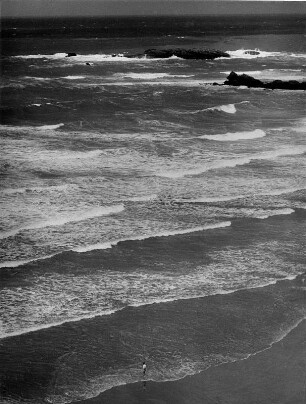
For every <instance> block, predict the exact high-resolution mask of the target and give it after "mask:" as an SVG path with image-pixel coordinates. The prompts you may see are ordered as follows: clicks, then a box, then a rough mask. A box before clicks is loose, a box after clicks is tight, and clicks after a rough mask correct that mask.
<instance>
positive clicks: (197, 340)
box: [0, 16, 306, 404]
mask: <svg viewBox="0 0 306 404" xmlns="http://www.w3.org/2000/svg"><path fill="white" fill-rule="evenodd" d="M305 22H306V17H305V16H248V17H243V18H242V17H241V16H240V17H238V16H236V17H220V16H218V17H213V16H212V17H129V18H123V17H120V18H119V17H118V18H115V17H112V18H111V17H108V18H106V17H105V18H73V19H72V18H71V19H68V18H66V19H65V18H56V19H54V18H53V19H51V18H50V19H40V20H39V19H36V20H34V19H7V20H3V21H2V33H1V34H2V51H1V52H2V54H1V67H2V82H1V94H2V95H1V125H0V134H1V190H0V195H1V212H2V213H1V224H0V241H1V244H0V250H1V262H0V277H1V278H0V279H1V295H0V310H1V312H0V313H1V314H0V338H1V341H0V359H1V358H2V360H1V362H2V364H4V365H3V367H2V370H0V376H1V379H0V380H1V386H2V387H1V391H0V394H1V395H2V397H3V398H4V399H5V400H6V401H4V402H12V403H13V402H14V403H17V402H21V401H22V400H28V401H27V402H30V403H38V402H50V403H54V404H55V403H60V404H62V403H71V402H75V401H77V400H81V399H86V398H90V397H94V396H96V395H98V394H99V393H101V392H103V391H105V390H107V389H110V388H111V387H114V386H118V385H121V384H126V383H133V382H136V381H138V380H139V379H141V376H142V374H141V366H142V361H143V360H146V362H147V366H148V379H150V380H155V381H163V380H175V379H180V378H182V377H184V376H186V375H192V374H195V373H198V372H200V371H202V370H204V369H206V368H207V367H209V366H213V365H217V364H220V363H224V362H231V361H235V360H240V359H243V358H245V357H248V356H249V355H252V354H254V353H256V352H258V351H260V350H262V349H265V348H267V347H269V346H270V345H271V344H273V342H275V341H277V340H279V339H280V338H282V337H283V336H285V335H286V334H287V333H288V332H289V331H290V330H291V329H292V328H293V327H294V326H295V325H296V324H297V323H298V322H300V321H301V320H302V319H303V318H305V304H304V303H305V300H303V297H301V293H302V292H303V290H305V287H304V286H303V283H302V281H300V280H299V279H300V278H299V275H300V274H302V273H303V272H304V271H305V251H306V250H305V236H306V226H305V221H306V211H305V209H306V159H305V156H306V138H305V134H306V132H305V131H306V116H305V106H306V105H305V93H304V92H303V91H289V90H263V89H249V88H245V87H229V86H215V85H212V83H223V82H224V81H225V79H226V77H227V76H228V74H229V73H230V72H231V71H235V72H236V73H246V74H249V75H251V76H253V77H255V78H259V79H262V80H274V79H281V80H291V79H294V80H299V81H301V80H303V79H304V80H305V78H306V41H305V35H306V30H305ZM155 47H165V48H174V47H175V48H177V47H183V48H214V49H218V50H222V51H225V52H228V53H229V54H230V58H219V59H215V60H184V59H180V58H177V57H171V58H168V59H149V58H146V57H144V56H143V57H141V56H134V57H132V58H129V57H127V55H128V54H129V55H140V54H142V53H143V52H144V50H145V49H148V48H155ZM250 49H251V50H254V49H256V50H257V51H258V52H257V53H258V54H256V55H250V54H246V53H245V50H250ZM68 52H75V53H76V54H77V55H76V56H73V57H66V54H67V53H68ZM304 298H305V296H304ZM43 400H45V401H43ZM22 402H23V401H22Z"/></svg>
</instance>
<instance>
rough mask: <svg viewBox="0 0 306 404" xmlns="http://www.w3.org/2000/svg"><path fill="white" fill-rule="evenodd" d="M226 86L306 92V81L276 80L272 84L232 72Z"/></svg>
mask: <svg viewBox="0 0 306 404" xmlns="http://www.w3.org/2000/svg"><path fill="white" fill-rule="evenodd" d="M224 84H225V85H228V86H246V87H252V88H254V87H255V88H268V89H271V90H276V89H280V90H306V81H302V82H299V81H296V80H289V81H282V80H274V81H270V82H263V81H261V80H258V79H255V78H254V77H252V76H248V75H247V74H240V75H239V74H237V73H235V72H231V73H230V75H229V76H228V77H227V80H226V81H225V82H224Z"/></svg>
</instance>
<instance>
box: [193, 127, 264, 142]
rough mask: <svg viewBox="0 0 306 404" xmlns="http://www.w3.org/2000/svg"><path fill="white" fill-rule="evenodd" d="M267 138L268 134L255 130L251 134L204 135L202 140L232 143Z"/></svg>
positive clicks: (201, 137)
mask: <svg viewBox="0 0 306 404" xmlns="http://www.w3.org/2000/svg"><path fill="white" fill-rule="evenodd" d="M264 136H266V133H265V132H264V131H263V130H261V129H255V130H253V131H249V132H234V133H230V132H228V133H225V134H224V135H210V136H208V135H203V136H200V137H199V138H200V139H208V140H217V141H219V142H232V141H237V140H251V139H258V138H261V137H264Z"/></svg>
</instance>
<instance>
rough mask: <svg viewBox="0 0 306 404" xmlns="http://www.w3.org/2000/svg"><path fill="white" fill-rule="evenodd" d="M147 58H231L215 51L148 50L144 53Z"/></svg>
mask: <svg viewBox="0 0 306 404" xmlns="http://www.w3.org/2000/svg"><path fill="white" fill-rule="evenodd" d="M144 55H145V56H146V57H147V58H152V59H153V58H154V59H155V58H158V59H163V58H170V57H172V56H177V57H179V58H182V59H216V58H221V57H230V55H229V54H228V53H226V52H222V51H219V50H215V49H181V48H176V49H147V50H145V51H144Z"/></svg>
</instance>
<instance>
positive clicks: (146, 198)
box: [126, 194, 157, 202]
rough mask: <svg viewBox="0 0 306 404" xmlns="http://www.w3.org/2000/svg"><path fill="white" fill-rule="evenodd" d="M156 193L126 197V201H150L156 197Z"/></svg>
mask: <svg viewBox="0 0 306 404" xmlns="http://www.w3.org/2000/svg"><path fill="white" fill-rule="evenodd" d="M156 198H157V195H156V194H152V195H144V196H134V197H131V198H127V199H126V201H131V202H146V201H152V200H153V199H156Z"/></svg>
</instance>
